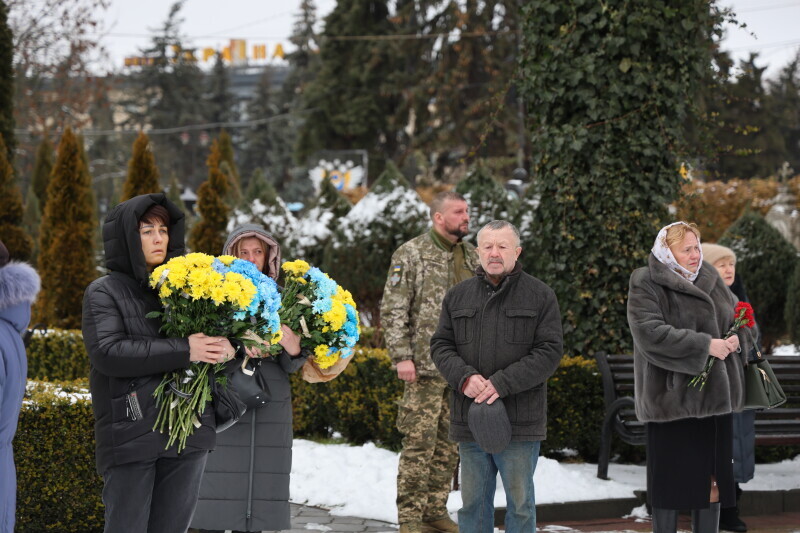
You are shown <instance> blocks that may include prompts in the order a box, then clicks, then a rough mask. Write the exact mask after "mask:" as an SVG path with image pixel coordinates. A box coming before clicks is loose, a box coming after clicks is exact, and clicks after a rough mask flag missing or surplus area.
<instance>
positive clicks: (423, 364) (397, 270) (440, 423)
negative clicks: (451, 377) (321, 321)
mask: <svg viewBox="0 0 800 533" xmlns="http://www.w3.org/2000/svg"><path fill="white" fill-rule="evenodd" d="M431 219H432V221H433V228H431V230H430V231H429V232H428V233H424V234H422V235H420V236H419V237H416V238H414V239H412V240H410V241H408V242H407V243H405V244H403V245H402V246H400V248H398V249H397V251H395V253H394V255H393V256H392V263H391V265H390V266H389V275H388V279H387V280H386V287H385V289H384V295H383V301H382V302H381V323H382V324H383V328H384V336H385V338H386V346H387V348H388V349H389V355H390V356H391V358H392V362H393V364H394V365H395V366H396V368H397V376H398V377H399V378H400V379H402V380H403V381H405V390H404V393H403V399H402V400H401V402H400V408H399V411H398V414H397V428H398V429H399V430H400V432H401V433H402V434H403V449H402V451H401V452H400V464H399V466H398V473H397V514H398V519H399V522H400V533H440V532H448V533H457V532H458V526H457V525H456V523H455V522H453V521H452V520H451V519H450V516H449V515H448V513H447V507H446V504H447V497H448V495H449V493H450V480H451V479H452V476H453V471H454V468H455V465H456V462H457V460H458V453H457V450H456V446H455V444H454V443H453V442H451V441H450V440H449V439H448V430H449V427H450V405H449V402H450V391H449V390H448V387H447V383H446V382H445V381H444V379H443V378H442V377H441V374H439V372H438V371H437V370H436V366H435V365H434V364H433V361H431V355H430V340H431V336H432V335H433V333H434V331H436V326H437V324H438V322H439V313H440V311H441V305H442V300H443V299H444V295H445V293H446V292H447V290H448V289H449V288H450V287H452V286H453V285H455V284H456V283H458V282H460V281H463V280H465V279H468V278H471V277H472V276H474V275H475V274H474V270H475V267H477V265H478V257H477V254H476V252H475V247H474V246H472V245H471V244H469V243H466V242H462V241H461V239H462V237H464V236H465V235H466V234H467V233H468V231H469V213H468V209H467V202H466V201H465V200H464V197H463V196H461V195H460V194H458V193H455V192H444V193H440V194H439V195H437V196H436V197H435V198H434V199H433V201H432V202H431Z"/></svg>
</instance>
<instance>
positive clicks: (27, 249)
mask: <svg viewBox="0 0 800 533" xmlns="http://www.w3.org/2000/svg"><path fill="white" fill-rule="evenodd" d="M7 153H8V151H7V150H6V145H5V142H4V141H3V137H2V135H0V198H2V201H0V239H2V241H3V244H5V245H6V248H8V253H9V254H10V256H11V258H12V259H17V260H20V261H27V260H28V259H30V257H31V252H32V249H33V241H32V240H31V237H30V235H28V234H27V233H26V232H25V230H24V229H22V212H23V210H22V193H21V192H20V190H19V186H18V185H17V183H16V178H15V176H14V169H13V168H12V166H11V163H10V162H9V161H8V158H7V157H6V154H7Z"/></svg>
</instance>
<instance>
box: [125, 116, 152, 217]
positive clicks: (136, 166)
mask: <svg viewBox="0 0 800 533" xmlns="http://www.w3.org/2000/svg"><path fill="white" fill-rule="evenodd" d="M155 192H161V185H159V184H158V167H157V166H156V158H155V156H154V155H153V148H152V146H151V145H150V139H149V138H148V137H147V135H145V133H144V132H142V131H140V132H139V135H138V136H137V137H136V140H135V141H134V142H133V155H132V156H131V160H130V161H128V177H127V178H125V183H124V184H123V186H122V201H123V202H124V201H125V200H130V199H131V198H133V197H134V196H139V195H140V194H150V193H155Z"/></svg>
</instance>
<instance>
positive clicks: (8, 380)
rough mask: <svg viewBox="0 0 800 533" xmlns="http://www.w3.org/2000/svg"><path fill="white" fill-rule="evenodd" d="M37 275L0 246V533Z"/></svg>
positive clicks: (8, 525)
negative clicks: (24, 335) (13, 259)
mask: <svg viewBox="0 0 800 533" xmlns="http://www.w3.org/2000/svg"><path fill="white" fill-rule="evenodd" d="M39 287H40V283H39V275H38V274H37V273H36V271H35V270H34V269H33V268H31V266H29V265H27V264H26V263H17V262H13V261H12V262H9V256H8V250H7V249H6V247H5V245H3V243H2V242H0V359H2V361H0V472H2V475H0V533H12V532H13V531H14V514H15V511H16V501H17V475H16V470H15V468H14V451H13V450H12V448H11V441H12V440H14V433H16V431H17V420H18V419H19V411H20V409H21V408H22V396H23V395H24V394H25V380H26V377H27V374H28V362H27V359H26V358H25V347H24V345H23V343H22V332H23V331H25V328H27V327H28V322H30V319H31V304H32V303H33V301H34V300H35V299H36V294H37V293H38V292H39Z"/></svg>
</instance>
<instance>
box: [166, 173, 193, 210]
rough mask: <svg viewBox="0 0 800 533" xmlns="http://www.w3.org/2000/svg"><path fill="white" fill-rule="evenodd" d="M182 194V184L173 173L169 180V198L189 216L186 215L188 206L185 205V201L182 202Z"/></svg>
mask: <svg viewBox="0 0 800 533" xmlns="http://www.w3.org/2000/svg"><path fill="white" fill-rule="evenodd" d="M181 192H183V191H182V190H181V184H180V183H178V176H176V175H175V173H174V172H173V173H172V174H171V175H170V178H169V190H168V191H167V198H169V199H170V201H171V202H172V203H173V204H175V205H177V206H178V207H179V208H180V210H181V211H183V212H184V213H185V214H187V215H188V213H186V206H185V205H183V200H181Z"/></svg>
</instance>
